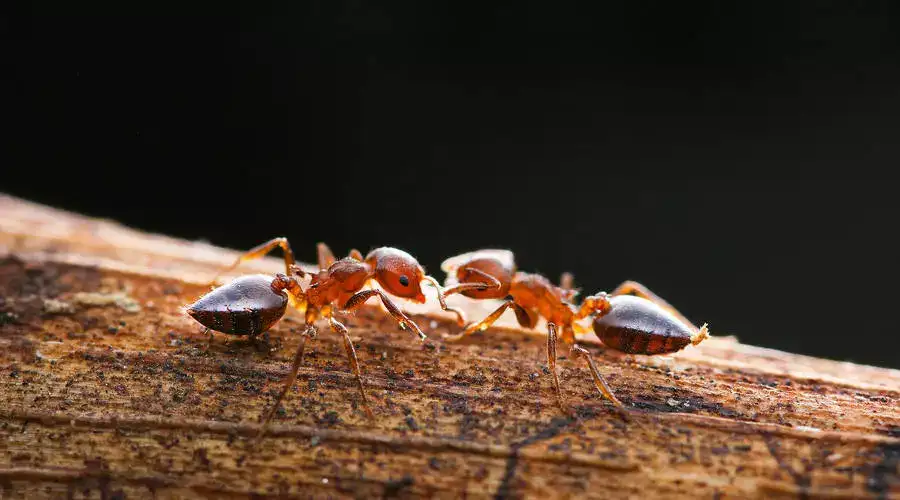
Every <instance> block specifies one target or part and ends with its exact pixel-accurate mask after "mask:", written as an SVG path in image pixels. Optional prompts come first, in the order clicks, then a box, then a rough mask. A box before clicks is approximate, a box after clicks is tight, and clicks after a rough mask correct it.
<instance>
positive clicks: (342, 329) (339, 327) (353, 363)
mask: <svg viewBox="0 0 900 500" xmlns="http://www.w3.org/2000/svg"><path fill="white" fill-rule="evenodd" d="M328 324H329V325H330V326H331V329H332V330H333V331H334V332H336V333H340V334H341V335H342V336H343V337H344V349H346V351H347V359H349V360H350V368H352V369H353V374H354V375H356V382H357V384H358V385H359V394H360V396H362V404H363V409H364V410H365V411H366V415H368V416H369V418H371V419H374V418H375V414H374V413H372V409H371V408H370V407H369V400H368V398H367V397H366V389H365V386H364V385H363V380H362V373H361V372H360V370H359V359H357V357H356V349H355V348H354V347H353V341H352V340H351V339H350V333H349V332H348V330H347V327H346V326H344V325H343V324H342V323H341V322H339V321H338V320H336V319H334V318H331V317H330V318H328Z"/></svg>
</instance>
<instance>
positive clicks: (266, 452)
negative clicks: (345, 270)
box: [0, 196, 900, 499]
mask: <svg viewBox="0 0 900 500" xmlns="http://www.w3.org/2000/svg"><path fill="white" fill-rule="evenodd" d="M271 236H276V235H260V238H261V239H265V238H268V237H271ZM294 250H295V252H297V253H298V254H299V256H300V257H301V259H302V258H303V257H306V258H307V259H309V258H311V257H312V256H314V249H302V248H295V249H294ZM307 250H308V251H307ZM335 250H340V249H335ZM410 250H412V251H413V252H414V251H415V249H410ZM236 255H237V252H234V251H231V250H225V249H220V248H215V247H212V246H210V245H206V244H201V243H193V242H186V241H180V240H177V239H173V238H168V237H164V236H159V235H150V234H144V233H140V232H138V231H134V230H132V229H129V228H125V227H122V226H120V225H118V224H116V223H114V222H110V221H104V220H95V219H90V218H87V217H84V216H80V215H77V214H71V213H67V212H62V211H58V210H55V209H51V208H49V207H45V206H40V205H36V204H33V203H29V202H26V201H23V200H20V199H16V198H12V197H5V196H0V368H2V370H0V401H2V404H0V435H2V439H0V496H2V497H3V498H7V497H29V498H44V497H48V498H58V497H66V496H70V497H74V498H82V497H87V498H123V497H125V498H145V497H150V496H151V495H155V497H156V498H184V497H200V496H205V497H242V498H244V497H250V496H255V495H277V496H282V497H288V496H290V497H298V498H345V497H346V498H383V497H402V498H413V497H433V498H461V497H466V498H535V497H538V498H545V499H549V498H573V497H578V498H581V497H584V498H588V497H594V498H780V497H784V498H900V473H898V468H900V372H898V371H896V370H889V369H882V368H875V367H869V366H861V365H855V364H850V363H841V362H835V361H830V360H823V359H814V358H810V357H806V356H800V355H795V354H790V353H785V352H779V351H774V350H769V349H764V348H760V347H754V346H750V345H745V344H741V343H739V342H738V341H737V340H736V339H734V338H729V337H715V336H714V337H712V338H710V339H709V340H707V341H706V342H704V343H702V344H701V345H699V346H696V347H688V348H687V349H686V350H685V351H682V352H681V353H678V354H676V355H672V356H667V357H642V356H635V357H633V358H627V357H622V356H616V355H614V354H613V353H612V352H610V351H607V350H605V349H604V348H603V346H602V345H601V344H599V343H598V342H594V341H591V339H586V340H585V344H586V345H588V346H589V348H590V349H591V351H592V352H593V355H594V358H595V360H596V361H597V362H598V365H599V368H600V370H601V372H602V373H603V374H604V375H605V376H606V377H607V379H608V380H609V382H610V384H611V385H612V387H613V389H614V390H615V391H616V394H617V395H618V397H619V398H620V399H621V400H622V401H623V402H624V403H625V404H626V405H627V406H628V407H630V408H632V410H633V411H632V413H633V415H632V417H631V419H630V421H627V422H626V421H623V420H622V419H620V418H619V417H618V416H617V414H616V413H615V412H614V411H612V410H611V407H610V406H609V405H608V404H607V403H606V402H604V401H603V400H602V399H601V398H600V397H599V395H598V394H597V393H596V391H595V389H594V388H593V386H592V383H591V379H590V374H589V372H588V371H587V369H586V367H585V366H584V364H583V363H582V362H581V361H580V360H567V359H561V360H560V365H561V381H562V384H563V387H564V393H565V396H566V398H567V400H568V403H569V404H570V405H571V406H573V407H574V408H575V409H576V414H577V416H576V417H567V416H564V415H562V414H561V413H560V412H559V410H558V409H557V407H556V404H555V398H554V396H553V392H552V390H551V381H550V377H549V375H548V374H547V372H546V371H545V370H546V360H545V359H544V357H545V355H544V353H545V337H544V335H542V334H541V333H540V332H539V331H536V332H524V331H521V330H519V329H516V328H512V327H509V326H508V325H509V322H507V326H501V327H498V328H492V329H490V330H488V331H487V332H484V333H481V334H476V335H474V336H472V337H471V338H470V339H468V340H467V341H465V342H463V343H460V344H447V343H442V342H441V340H440V337H441V334H442V333H455V332H456V331H458V327H456V326H455V324H453V323H452V322H450V321H447V315H445V314H443V313H442V312H440V311H439V310H438V311H436V310H435V306H434V305H433V304H434V302H433V301H431V303H430V304H429V305H428V306H427V307H424V308H423V307H415V308H414V307H406V309H407V310H408V311H411V312H413V313H415V314H416V316H414V318H415V319H416V320H417V322H418V323H419V324H420V326H422V327H423V330H424V331H425V332H426V334H428V335H429V340H428V341H426V342H425V343H422V342H420V341H418V340H416V339H414V338H413V337H412V336H411V335H410V334H409V333H408V332H404V331H401V330H398V329H397V327H396V324H395V323H393V322H392V321H391V320H390V318H389V317H387V316H386V315H385V314H383V312H382V311H381V310H380V309H379V308H378V307H376V306H372V307H367V308H364V309H363V310H362V311H361V312H359V313H358V314H356V315H354V316H352V317H350V318H349V319H348V320H347V322H348V326H349V327H350V328H351V336H352V337H353V338H354V339H355V340H356V346H357V351H358V355H359V358H360V363H361V366H362V369H363V376H364V380H365V383H366V385H367V388H368V390H369V394H370V397H371V403H372V409H373V410H374V411H375V413H376V417H377V418H376V420H375V421H369V420H368V419H367V418H366V416H365V414H364V412H363V411H362V409H361V408H360V407H359V398H358V395H357V390H356V386H355V381H354V378H353V377H352V376H351V373H350V371H349V367H348V363H347V360H346V358H345V355H344V349H343V346H342V344H341V339H340V338H338V337H337V336H336V335H334V334H331V333H330V332H329V331H328V330H327V328H322V329H321V330H320V336H319V339H318V340H317V341H315V342H314V343H313V344H312V345H311V347H309V348H308V349H309V352H308V355H307V357H306V361H305V363H304V366H303V367H302V368H301V371H300V375H299V377H298V381H297V383H296V384H295V386H294V389H293V390H292V391H291V393H290V395H289V396H288V398H287V399H286V400H285V403H284V411H282V412H280V413H279V414H277V416H276V420H275V422H274V425H273V426H272V428H271V429H270V432H269V433H268V435H267V437H266V438H265V439H263V440H262V441H261V442H259V443H258V444H256V443H254V440H253V439H252V437H253V436H254V434H255V432H256V431H257V430H258V421H259V416H260V415H261V414H262V413H263V411H264V410H265V409H267V408H268V407H269V405H271V403H272V402H273V399H274V397H275V395H276V394H277V392H278V390H279V389H280V387H281V384H280V383H281V380H282V379H283V378H284V377H285V375H286V373H287V371H288V368H289V365H290V358H291V356H292V355H293V352H294V349H295V348H296V347H297V345H298V342H299V338H298V335H296V334H297V333H299V331H300V326H301V325H300V322H299V315H292V314H291V312H290V311H289V313H288V315H287V317H286V318H285V319H284V320H282V321H281V322H280V323H279V324H277V325H276V326H275V327H274V329H273V330H272V331H271V341H270V346H269V347H267V346H266V345H264V344H260V343H257V342H252V341H247V340H243V339H241V338H235V337H227V336H224V335H217V336H216V338H215V340H214V341H213V343H212V344H211V345H208V343H207V337H206V336H205V335H204V334H203V331H202V328H200V327H199V326H198V325H197V324H196V323H194V322H193V321H192V320H191V319H190V318H188V317H186V316H185V315H184V314H183V312H182V310H181V307H182V306H183V305H185V304H187V303H189V302H190V301H192V300H193V299H195V298H196V297H197V296H199V295H200V294H202V293H203V292H204V291H205V287H204V285H203V283H204V282H205V281H207V280H208V279H210V278H211V277H212V276H213V275H214V274H215V273H216V272H217V271H218V270H219V269H220V268H221V267H222V266H224V265H227V264H229V263H230V262H231V261H232V260H233V259H234V257H235V256H236ZM282 268H283V267H282V264H281V262H280V261H279V260H277V259H266V260H263V261H259V262H255V263H250V264H247V265H246V266H244V267H242V268H241V269H240V272H254V271H261V272H275V271H278V270H280V269H282ZM454 303H455V304H457V305H462V306H463V307H464V308H466V310H467V311H468V312H469V315H470V317H472V318H475V317H479V315H480V314H483V311H486V310H489V309H490V304H473V303H471V302H469V301H467V300H466V299H464V298H461V297H460V298H456V299H455V300H454ZM404 305H405V304H404ZM509 314H510V316H511V314H512V313H509ZM712 326H713V327H714V326H715V325H712ZM713 333H714V334H715V329H713ZM886 334H887V332H886ZM560 355H561V356H566V355H568V353H567V352H564V351H562V350H561V351H560Z"/></svg>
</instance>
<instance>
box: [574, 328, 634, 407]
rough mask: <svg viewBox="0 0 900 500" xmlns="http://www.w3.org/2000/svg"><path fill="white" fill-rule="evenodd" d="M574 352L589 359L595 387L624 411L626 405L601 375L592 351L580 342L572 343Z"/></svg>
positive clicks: (575, 354) (588, 362)
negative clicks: (592, 356)
mask: <svg viewBox="0 0 900 500" xmlns="http://www.w3.org/2000/svg"><path fill="white" fill-rule="evenodd" d="M572 354H573V356H579V357H583V358H584V359H585V360H586V361H587V364H588V368H590V369H591V376H592V377H593V378H594V387H596V388H597V390H598V391H600V394H601V395H602V396H603V397H605V398H606V399H608V400H610V401H611V402H612V403H613V404H614V405H616V407H617V408H618V409H619V410H621V411H623V412H624V411H625V405H623V404H622V402H621V401H619V399H618V398H616V396H615V395H614V394H613V392H612V389H610V388H609V384H607V383H606V379H604V378H603V376H602V375H600V371H599V370H597V365H595V364H594V359H593V358H591V353H590V351H588V350H587V349H585V348H584V347H581V346H580V345H578V344H572Z"/></svg>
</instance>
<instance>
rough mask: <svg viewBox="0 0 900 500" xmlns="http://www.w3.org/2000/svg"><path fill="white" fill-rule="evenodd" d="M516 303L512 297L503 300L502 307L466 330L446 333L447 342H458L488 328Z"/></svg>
mask: <svg viewBox="0 0 900 500" xmlns="http://www.w3.org/2000/svg"><path fill="white" fill-rule="evenodd" d="M514 304H515V302H514V301H513V300H512V298H508V299H506V301H505V302H503V304H501V305H500V307H498V308H497V309H496V310H495V311H494V312H492V313H491V314H489V315H488V316H487V317H486V318H484V319H483V320H481V321H479V322H477V323H472V324H471V325H469V326H468V327H467V328H466V329H465V330H463V331H462V332H461V333H458V334H456V335H445V336H444V340H445V341H447V342H457V341H459V340H462V339H463V338H464V337H467V336H469V335H472V334H473V333H475V332H477V331H484V330H487V329H488V327H490V326H491V325H492V324H494V322H495V321H497V320H498V319H500V316H502V315H503V313H504V312H506V310H507V309H509V308H510V307H512V306H513V305H514Z"/></svg>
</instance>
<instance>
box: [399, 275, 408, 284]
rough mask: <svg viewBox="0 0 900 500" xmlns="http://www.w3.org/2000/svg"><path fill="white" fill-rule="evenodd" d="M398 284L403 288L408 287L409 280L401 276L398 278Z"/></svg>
mask: <svg viewBox="0 0 900 500" xmlns="http://www.w3.org/2000/svg"><path fill="white" fill-rule="evenodd" d="M400 284H401V285H403V286H409V278H407V277H406V275H405V274H404V275H403V276H400Z"/></svg>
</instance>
